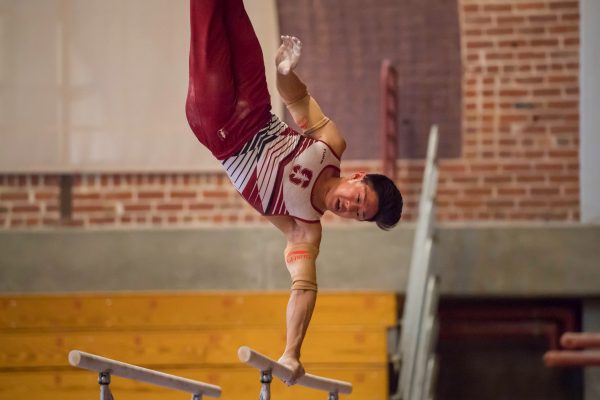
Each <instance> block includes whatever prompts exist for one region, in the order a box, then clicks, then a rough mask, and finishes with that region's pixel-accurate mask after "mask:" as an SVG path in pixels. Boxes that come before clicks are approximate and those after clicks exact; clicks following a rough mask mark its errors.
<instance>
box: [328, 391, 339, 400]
mask: <svg viewBox="0 0 600 400" xmlns="http://www.w3.org/2000/svg"><path fill="white" fill-rule="evenodd" d="M338 399H339V396H338V392H329V398H328V399H327V400H338Z"/></svg>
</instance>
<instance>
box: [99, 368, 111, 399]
mask: <svg viewBox="0 0 600 400" xmlns="http://www.w3.org/2000/svg"><path fill="white" fill-rule="evenodd" d="M98 383H99V384H100V400H113V395H112V393H111V392H110V387H109V386H108V385H110V372H107V371H103V372H100V373H99V374H98Z"/></svg>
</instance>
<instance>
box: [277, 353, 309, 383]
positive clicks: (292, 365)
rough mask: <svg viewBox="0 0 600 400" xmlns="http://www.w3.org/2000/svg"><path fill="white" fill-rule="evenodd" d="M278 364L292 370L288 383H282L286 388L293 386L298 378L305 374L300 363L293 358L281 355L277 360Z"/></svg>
mask: <svg viewBox="0 0 600 400" xmlns="http://www.w3.org/2000/svg"><path fill="white" fill-rule="evenodd" d="M278 362H279V363H280V364H283V365H285V366H286V367H288V368H289V369H291V370H292V376H291V377H290V379H289V380H288V381H284V383H285V384H286V385H288V386H292V385H293V384H295V383H296V381H297V380H298V378H300V377H301V376H303V375H304V373H305V372H304V367H303V366H302V363H301V362H300V360H299V359H297V358H295V357H290V356H286V355H283V356H281V358H280V359H279V360H278Z"/></svg>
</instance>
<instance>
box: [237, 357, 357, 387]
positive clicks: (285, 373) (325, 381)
mask: <svg viewBox="0 0 600 400" xmlns="http://www.w3.org/2000/svg"><path fill="white" fill-rule="evenodd" d="M238 357H239V358H240V361H241V362H243V363H245V364H248V365H249V366H251V367H254V368H258V369H259V370H261V371H266V370H271V373H272V374H273V375H275V376H276V377H278V378H279V379H281V380H283V381H287V380H289V379H290V377H291V376H292V371H291V370H290V369H289V368H287V367H286V366H284V365H282V364H279V363H278V362H277V361H275V360H272V359H270V358H269V357H267V356H265V355H263V354H261V353H259V352H257V351H254V350H252V349H251V348H249V347H246V346H242V347H240V348H239V349H238ZM296 384H298V385H301V386H306V387H309V388H312V389H318V390H323V391H326V392H329V393H342V394H350V393H352V384H351V383H349V382H344V381H338V380H335V379H329V378H323V377H321V376H316V375H311V374H306V375H304V376H303V377H301V378H299V379H298V380H297V381H296Z"/></svg>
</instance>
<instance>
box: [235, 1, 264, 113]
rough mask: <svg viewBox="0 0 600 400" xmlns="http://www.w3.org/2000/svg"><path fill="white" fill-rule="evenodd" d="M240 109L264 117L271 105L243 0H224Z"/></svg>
mask: <svg viewBox="0 0 600 400" xmlns="http://www.w3.org/2000/svg"><path fill="white" fill-rule="evenodd" d="M223 1H224V3H225V4H226V12H225V25H226V28H227V34H228V37H229V45H230V47H231V57H232V60H233V62H232V69H233V75H234V79H235V85H236V91H237V100H238V112H241V113H244V114H246V113H250V112H252V114H253V115H256V118H258V119H259V120H261V119H262V120H264V119H265V115H269V114H270V113H269V111H270V109H271V104H270V103H271V99H270V96H269V90H268V88H267V80H266V77H265V66H264V59H263V53H262V50H261V47H260V43H259V41H258V38H257V37H256V33H255V32H254V28H253V27H252V23H251V22H250V18H248V14H247V13H246V10H245V9H244V4H243V2H242V0H223Z"/></svg>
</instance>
